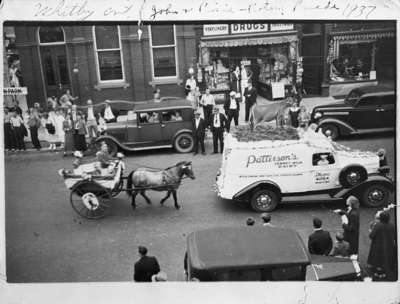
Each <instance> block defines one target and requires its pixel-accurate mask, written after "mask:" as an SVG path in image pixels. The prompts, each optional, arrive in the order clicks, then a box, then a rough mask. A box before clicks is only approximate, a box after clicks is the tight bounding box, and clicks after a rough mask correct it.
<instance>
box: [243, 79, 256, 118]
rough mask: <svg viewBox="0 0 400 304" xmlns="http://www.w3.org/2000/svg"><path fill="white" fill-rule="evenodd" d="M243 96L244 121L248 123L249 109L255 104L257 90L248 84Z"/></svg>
mask: <svg viewBox="0 0 400 304" xmlns="http://www.w3.org/2000/svg"><path fill="white" fill-rule="evenodd" d="M243 96H244V98H245V115H244V121H245V122H248V121H249V116H250V109H251V107H252V106H253V105H254V104H255V103H256V102H257V90H256V89H255V88H254V87H253V84H252V83H251V82H249V84H248V86H247V88H245V89H244V93H243Z"/></svg>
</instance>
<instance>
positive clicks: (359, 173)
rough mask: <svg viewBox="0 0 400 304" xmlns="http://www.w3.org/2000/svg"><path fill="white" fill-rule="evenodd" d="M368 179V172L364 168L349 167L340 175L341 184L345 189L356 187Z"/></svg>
mask: <svg viewBox="0 0 400 304" xmlns="http://www.w3.org/2000/svg"><path fill="white" fill-rule="evenodd" d="M367 177H368V174H367V170H365V168H363V167H354V166H353V167H348V168H346V169H345V170H343V171H342V172H341V173H340V174H339V182H340V184H341V185H342V186H343V187H345V188H351V187H354V186H356V185H358V184H360V183H362V182H363V181H365V180H366V179H367Z"/></svg>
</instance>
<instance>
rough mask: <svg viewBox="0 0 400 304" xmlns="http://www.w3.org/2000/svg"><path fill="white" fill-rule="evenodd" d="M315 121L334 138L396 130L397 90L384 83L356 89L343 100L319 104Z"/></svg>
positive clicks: (314, 115) (312, 120) (313, 114)
mask: <svg viewBox="0 0 400 304" xmlns="http://www.w3.org/2000/svg"><path fill="white" fill-rule="evenodd" d="M311 122H313V123H316V124H318V126H319V128H321V129H322V132H323V133H324V134H326V132H327V131H329V133H330V134H331V137H332V139H333V140H335V139H336V138H338V137H339V136H342V135H348V134H359V133H370V132H378V131H389V130H394V129H395V127H396V94H395V90H394V89H393V88H388V87H384V86H364V87H360V88H356V89H353V90H351V91H350V93H349V94H348V95H347V97H346V98H345V99H344V100H342V101H338V102H335V103H329V104H326V105H321V106H317V107H315V108H314V109H313V111H312V113H311Z"/></svg>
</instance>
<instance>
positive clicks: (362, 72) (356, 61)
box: [330, 41, 374, 81]
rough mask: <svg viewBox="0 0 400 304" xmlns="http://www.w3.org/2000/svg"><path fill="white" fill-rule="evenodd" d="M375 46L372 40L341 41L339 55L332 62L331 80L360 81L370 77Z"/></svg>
mask: <svg viewBox="0 0 400 304" xmlns="http://www.w3.org/2000/svg"><path fill="white" fill-rule="evenodd" d="M373 48H374V45H373V43H372V42H365V43H362V42H356V41H354V42H349V43H341V44H340V45H339V49H338V56H337V57H336V58H335V59H333V60H332V63H331V69H330V72H331V80H333V81H360V80H368V79H370V71H371V70H372V62H373V60H372V59H373Z"/></svg>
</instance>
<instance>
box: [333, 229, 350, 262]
mask: <svg viewBox="0 0 400 304" xmlns="http://www.w3.org/2000/svg"><path fill="white" fill-rule="evenodd" d="M331 255H332V256H340V257H348V256H350V245H349V243H348V242H346V241H345V240H344V238H343V233H341V232H338V233H336V242H335V246H334V247H333V250H332V253H331Z"/></svg>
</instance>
